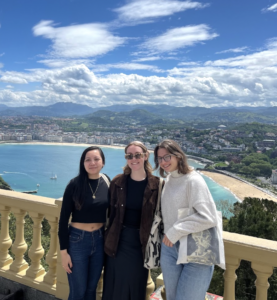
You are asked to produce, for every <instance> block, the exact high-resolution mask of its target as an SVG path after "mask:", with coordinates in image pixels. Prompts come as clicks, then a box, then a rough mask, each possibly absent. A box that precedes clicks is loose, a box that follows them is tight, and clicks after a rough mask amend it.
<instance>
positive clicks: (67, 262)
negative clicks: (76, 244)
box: [61, 250, 73, 274]
mask: <svg viewBox="0 0 277 300" xmlns="http://www.w3.org/2000/svg"><path fill="white" fill-rule="evenodd" d="M61 257H62V266H63V268H64V269H65V271H66V272H67V273H68V274H71V273H72V271H71V269H72V267H73V265H72V261H71V257H70V255H69V254H68V253H67V250H61Z"/></svg>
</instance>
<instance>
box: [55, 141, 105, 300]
mask: <svg viewBox="0 0 277 300" xmlns="http://www.w3.org/2000/svg"><path fill="white" fill-rule="evenodd" d="M104 164H105V156H104V154H103V152H102V150H101V148H99V147H95V146H92V147H89V148H87V149H85V150H84V152H83V154H82V156H81V159H80V167H79V175H78V176H77V177H75V178H73V179H72V180H71V181H70V182H69V184H68V185H67V187H66V189H65V192H64V196H63V203H62V209H61V215H60V221H59V240H60V249H61V258H62V266H63V268H64V269H65V271H66V272H67V275H68V282H69V287H70V293H69V298H68V299H69V300H77V299H84V300H95V299H96V288H97V283H98V280H99V278H100V275H101V271H102V268H103V260H104V250H103V232H104V231H103V229H104V227H103V225H104V223H105V222H106V210H107V208H108V185H109V179H107V176H105V175H104V174H100V171H101V169H102V168H103V167H104ZM70 215H71V216H72V219H71V223H70V226H69V227H68V221H69V218H70Z"/></svg>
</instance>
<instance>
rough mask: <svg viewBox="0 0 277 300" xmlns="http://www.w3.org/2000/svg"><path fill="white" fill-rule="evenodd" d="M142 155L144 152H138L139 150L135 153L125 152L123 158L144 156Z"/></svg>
mask: <svg viewBox="0 0 277 300" xmlns="http://www.w3.org/2000/svg"><path fill="white" fill-rule="evenodd" d="M144 155H145V153H139V152H138V153H135V154H133V153H127V154H125V159H128V160H131V159H133V158H135V159H140V158H142V157H144Z"/></svg>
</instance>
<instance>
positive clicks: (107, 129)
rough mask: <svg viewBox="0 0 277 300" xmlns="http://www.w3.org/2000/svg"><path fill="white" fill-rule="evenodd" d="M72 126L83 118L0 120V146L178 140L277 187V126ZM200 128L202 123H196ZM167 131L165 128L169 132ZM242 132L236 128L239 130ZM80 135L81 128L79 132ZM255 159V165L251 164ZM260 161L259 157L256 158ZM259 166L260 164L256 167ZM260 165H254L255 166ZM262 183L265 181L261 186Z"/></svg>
mask: <svg viewBox="0 0 277 300" xmlns="http://www.w3.org/2000/svg"><path fill="white" fill-rule="evenodd" d="M68 122H71V123H78V122H79V119H78V118H67V119H62V118H36V117H34V116H32V117H21V116H13V117H5V118H3V119H2V120H0V143H11V142H17V143H22V142H23V143H26V142H47V143H72V144H95V145H108V146H121V147H122V146H126V145H127V144H128V143H129V142H130V141H132V140H139V141H142V142H143V143H144V144H145V145H146V146H147V147H148V149H149V150H153V149H154V148H155V146H156V145H157V144H158V143H159V142H161V141H162V140H164V139H173V140H175V141H177V142H178V143H179V145H180V146H181V147H182V149H183V150H184V151H185V153H187V154H188V155H190V156H193V157H194V158H195V159H197V160H200V161H204V162H205V163H207V167H209V165H213V166H214V167H216V168H217V169H220V170H226V169H227V170H228V171H230V172H232V173H241V175H242V176H245V175H246V176H247V175H248V177H249V178H248V180H250V181H251V180H252V181H253V179H255V178H256V179H257V178H259V177H261V178H260V179H258V180H254V183H257V184H259V185H261V186H265V184H266V185H268V184H269V185H271V187H272V190H273V191H274V190H275V185H276V184H277V171H276V169H277V127H276V126H275V125H268V124H259V123H257V124H255V123H252V124H241V125H239V124H238V125H237V126H234V125H233V126H229V127H231V128H227V126H226V125H224V124H218V125H216V126H214V128H211V129H199V128H196V127H194V126H174V128H170V127H172V126H166V125H164V126H161V125H157V124H154V125H148V126H143V125H138V124H126V125H121V126H114V127H113V126H104V125H97V126H95V130H93V131H90V130H89V129H86V130H84V131H83V132H78V131H76V129H75V131H74V132H70V131H68V125H67V124H68ZM195 125H197V124H195ZM163 127H164V128H163ZM233 128H236V129H233ZM77 130H78V129H77ZM248 155H252V156H253V161H249V162H247V159H248V160H249V157H248V158H246V156H248ZM254 156H256V157H254ZM255 163H258V165H256V166H255ZM253 164H254V165H253ZM261 180H262V181H261Z"/></svg>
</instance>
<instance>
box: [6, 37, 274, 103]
mask: <svg viewBox="0 0 277 300" xmlns="http://www.w3.org/2000/svg"><path fill="white" fill-rule="evenodd" d="M93 68H95V69H97V68H103V69H106V70H107V69H113V70H114V74H110V75H103V74H101V75H97V74H95V73H94V72H93V70H94V69H93V70H92V69H90V68H88V67H87V66H86V65H84V64H80V65H70V66H67V67H62V68H55V69H50V70H49V69H47V70H46V69H33V70H26V71H24V72H4V71H2V70H0V76H1V78H0V80H1V81H5V82H10V83H13V82H14V83H29V82H38V83H40V87H39V88H37V89H36V90H31V87H30V91H29V92H26V90H27V89H28V85H27V86H26V87H25V88H24V92H23V91H18V88H17V90H11V89H8V88H7V87H6V88H5V89H4V90H3V89H2V90H0V103H5V104H7V103H9V105H13V106H24V105H50V104H53V103H56V102H58V101H72V102H75V103H80V104H86V105H89V106H93V107H97V106H108V105H112V104H131V103H148V104H170V105H175V106H186V105H189V106H205V107H210V106H229V105H235V106H242V105H251V106H258V105H260V106H261V105H265V106H270V105H277V101H276V94H277V40H276V39H271V40H269V41H268V42H267V44H266V45H265V47H264V49H263V50H259V51H256V52H254V53H251V54H248V55H238V56H236V57H230V58H226V59H220V60H214V61H207V62H199V61H196V62H193V61H184V62H180V63H179V64H178V65H177V67H175V68H172V69H171V70H168V71H167V73H166V75H163V76H156V75H154V76H141V75H138V74H135V73H136V70H148V71H151V72H158V71H160V70H158V71H156V70H155V68H157V67H156V66H153V65H148V64H138V63H117V64H108V65H93ZM124 69H125V70H132V72H133V74H131V75H126V74H124V73H123V72H122V70H124ZM97 71H99V70H97ZM157 74H158V73H157ZM160 74H161V73H159V75H160ZM32 86H33V85H32ZM274 103H275V104H274Z"/></svg>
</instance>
